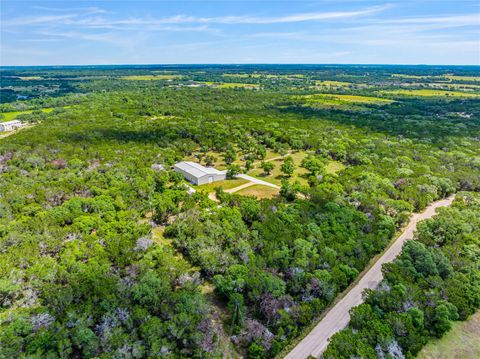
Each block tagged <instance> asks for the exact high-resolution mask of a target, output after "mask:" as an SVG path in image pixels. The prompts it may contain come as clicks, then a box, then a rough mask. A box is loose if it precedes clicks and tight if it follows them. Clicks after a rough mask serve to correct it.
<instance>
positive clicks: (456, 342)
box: [418, 311, 480, 359]
mask: <svg viewBox="0 0 480 359" xmlns="http://www.w3.org/2000/svg"><path fill="white" fill-rule="evenodd" d="M418 358H419V359H473V358H480V311H479V312H477V313H476V314H475V315H473V316H472V317H471V318H470V319H469V320H467V321H465V322H456V323H454V324H453V327H452V329H451V330H450V331H449V332H448V333H447V334H445V335H444V336H443V338H441V339H439V340H437V341H434V342H432V343H429V344H427V345H426V346H425V348H423V350H422V351H421V352H420V353H419V355H418Z"/></svg>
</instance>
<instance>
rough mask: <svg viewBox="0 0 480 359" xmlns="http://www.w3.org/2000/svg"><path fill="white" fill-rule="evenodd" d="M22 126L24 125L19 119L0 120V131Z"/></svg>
mask: <svg viewBox="0 0 480 359" xmlns="http://www.w3.org/2000/svg"><path fill="white" fill-rule="evenodd" d="M23 126H25V125H24V124H23V123H22V122H21V121H19V120H12V121H7V122H0V132H3V131H13V130H16V129H17V128H20V127H23Z"/></svg>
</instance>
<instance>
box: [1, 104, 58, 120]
mask: <svg viewBox="0 0 480 359" xmlns="http://www.w3.org/2000/svg"><path fill="white" fill-rule="evenodd" d="M33 111H37V110H27V111H13V112H2V115H3V118H0V122H6V121H11V120H14V119H15V118H16V117H17V116H18V115H25V114H28V113H32V112H33ZM42 111H43V112H45V113H49V112H51V111H53V107H48V108H44V109H42Z"/></svg>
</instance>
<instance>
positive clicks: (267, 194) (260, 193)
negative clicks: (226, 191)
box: [235, 184, 280, 199]
mask: <svg viewBox="0 0 480 359" xmlns="http://www.w3.org/2000/svg"><path fill="white" fill-rule="evenodd" d="M279 193H280V190H278V189H277V188H273V187H268V186H264V185H262V184H255V185H253V186H250V187H247V188H244V189H242V190H240V191H238V192H235V194H240V195H242V196H254V197H256V198H258V199H262V198H272V197H275V196H278V194H279Z"/></svg>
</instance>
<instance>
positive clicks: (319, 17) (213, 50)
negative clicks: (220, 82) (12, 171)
mask: <svg viewBox="0 0 480 359" xmlns="http://www.w3.org/2000/svg"><path fill="white" fill-rule="evenodd" d="M0 5H1V39H0V50H1V55H0V65H3V66H7V65H73V64H78V65H82V64H172V63H182V64H191V63H338V64H348V63H356V64H379V63H380V64H477V65H478V64H480V3H479V2H477V1H461V0H451V1H445V0H444V1H442V0H440V1H435V0H426V1H409V0H403V1H390V2H384V1H362V0H352V1H333V0H324V1H298V0H297V1H286V0H284V1H274V0H263V1H262V0H251V1H232V0H223V1H222V0H217V1H200V0H198V1H181V0H177V1H153V0H152V1H141V0H140V1H127V0H116V1H114V0H103V1H79V0H63V1H62V0H57V1H22V0H0Z"/></svg>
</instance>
